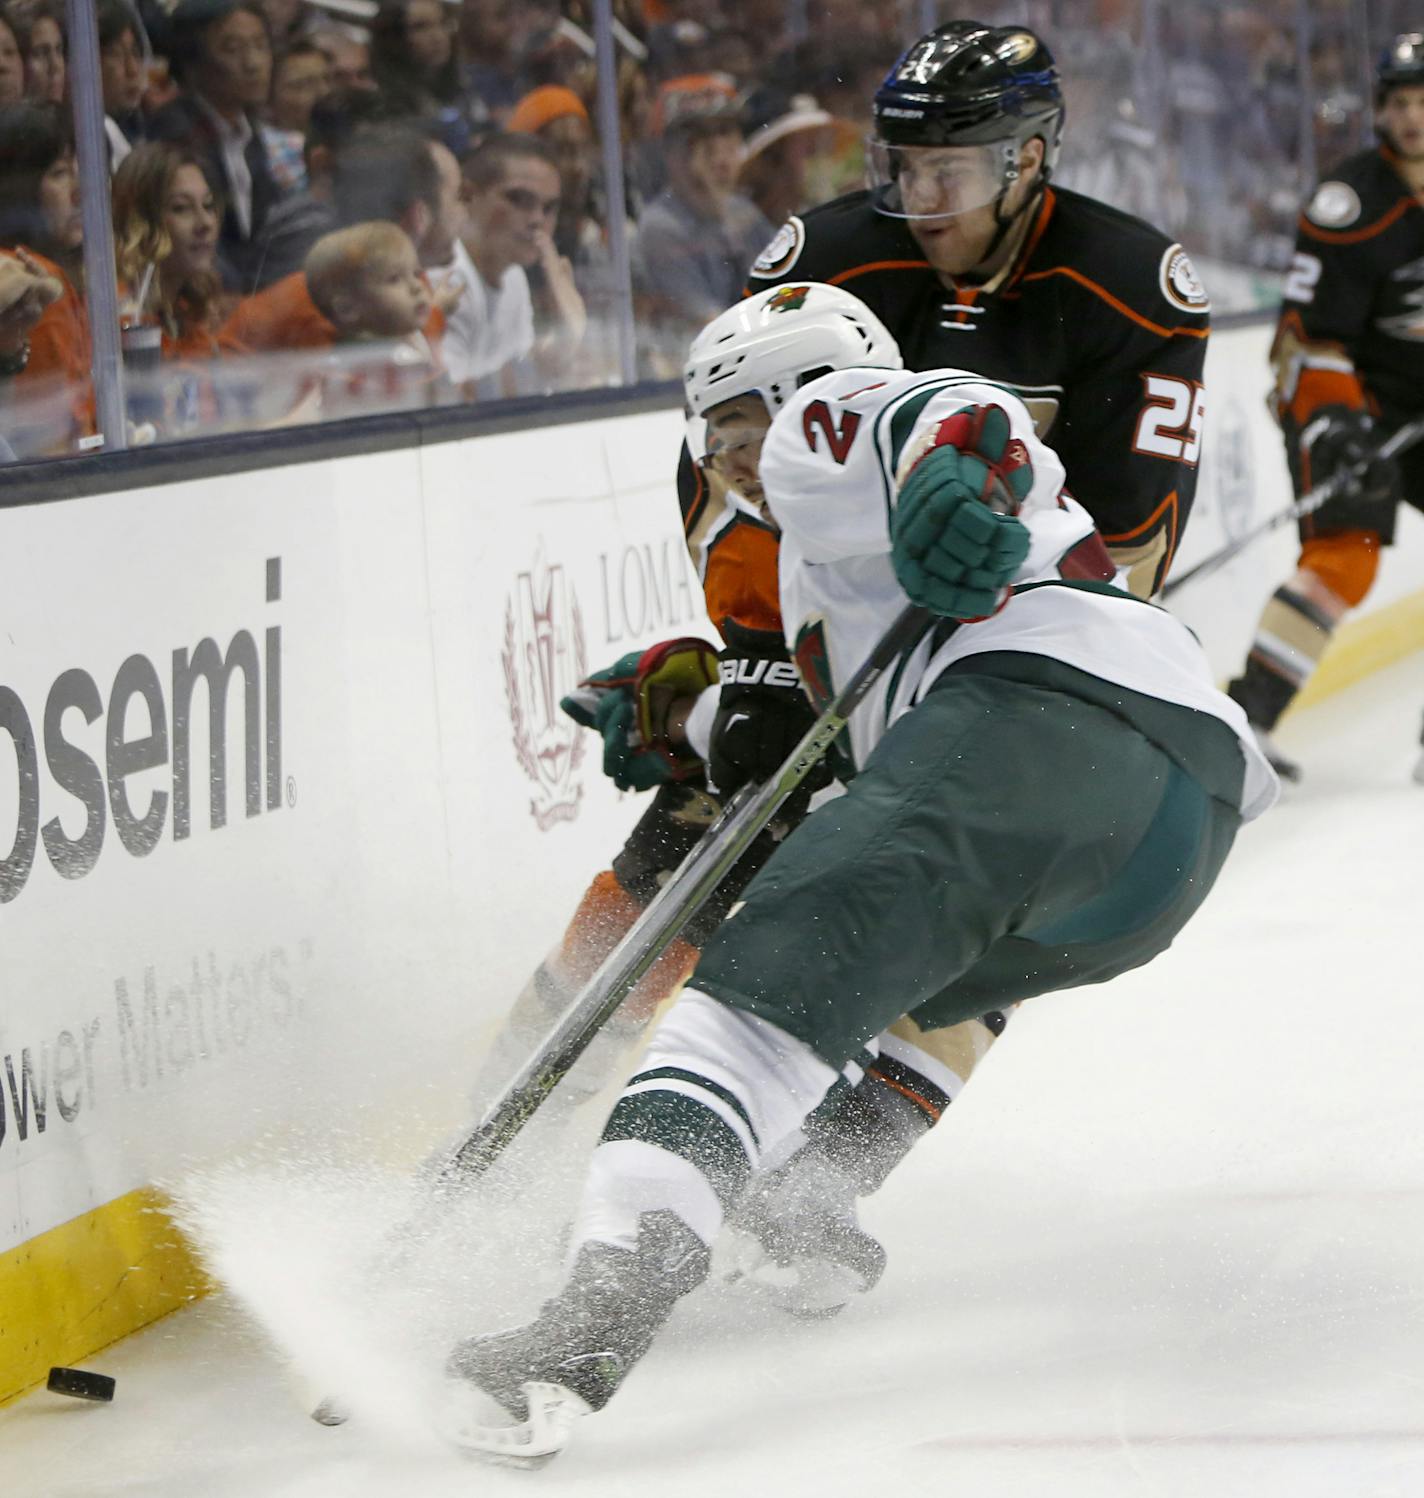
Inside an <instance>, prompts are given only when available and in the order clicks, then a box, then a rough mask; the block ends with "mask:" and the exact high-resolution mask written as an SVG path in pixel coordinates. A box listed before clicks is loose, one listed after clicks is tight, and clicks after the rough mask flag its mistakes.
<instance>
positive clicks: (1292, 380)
mask: <svg viewBox="0 0 1424 1498" xmlns="http://www.w3.org/2000/svg"><path fill="white" fill-rule="evenodd" d="M1272 359H1273V362H1274V364H1275V367H1276V403H1277V412H1278V414H1279V415H1280V417H1281V421H1282V425H1283V426H1285V428H1286V430H1287V433H1288V434H1289V435H1291V436H1292V437H1293V438H1294V437H1295V436H1296V435H1298V433H1299V432H1300V430H1301V428H1302V427H1304V426H1305V424H1306V423H1307V422H1308V421H1309V419H1310V417H1311V416H1312V415H1313V414H1314V413H1315V412H1316V411H1318V410H1320V409H1321V408H1322V407H1324V406H1348V407H1352V408H1354V409H1369V410H1372V411H1374V412H1376V413H1378V412H1380V411H1381V410H1383V411H1384V412H1386V413H1387V414H1388V415H1389V416H1390V417H1392V418H1393V419H1395V420H1398V419H1402V418H1404V417H1407V416H1411V415H1416V414H1418V413H1420V412H1424V204H1421V202H1420V200H1419V199H1418V198H1417V197H1416V196H1415V195H1414V193H1413V192H1412V191H1411V190H1410V188H1409V185H1408V184H1407V183H1406V182H1405V181H1404V179H1403V178H1402V177H1401V176H1400V175H1399V172H1398V171H1397V170H1396V168H1395V156H1394V153H1393V152H1392V151H1391V150H1390V149H1389V147H1388V146H1378V147H1376V148H1374V149H1373V150H1369V151H1361V152H1359V153H1358V154H1357V155H1354V156H1351V157H1350V158H1349V159H1348V160H1346V161H1344V162H1343V163H1342V164H1341V165H1340V166H1339V167H1338V168H1337V169H1336V170H1335V172H1334V173H1333V174H1332V175H1331V176H1330V177H1329V179H1328V180H1326V181H1324V182H1322V183H1321V184H1320V185H1319V186H1318V187H1317V188H1316V189H1315V192H1314V193H1313V195H1312V196H1311V199H1310V202H1309V203H1308V204H1307V205H1306V208H1305V212H1304V213H1303V214H1302V215H1301V218H1300V227H1299V232H1298V234H1297V237H1296V253H1295V258H1294V260H1293V261H1292V262H1291V268H1290V273H1289V274H1288V275H1287V277H1286V283H1285V288H1284V295H1283V298H1282V304H1281V320H1280V324H1279V326H1278V327H1277V329H1276V339H1275V343H1274V345H1273V347H1272Z"/></svg>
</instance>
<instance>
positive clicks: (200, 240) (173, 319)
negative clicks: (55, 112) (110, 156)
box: [113, 141, 224, 359]
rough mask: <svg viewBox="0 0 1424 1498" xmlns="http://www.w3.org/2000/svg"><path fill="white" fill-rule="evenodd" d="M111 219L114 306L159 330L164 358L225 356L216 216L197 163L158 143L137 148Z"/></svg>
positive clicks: (123, 169) (116, 191)
mask: <svg viewBox="0 0 1424 1498" xmlns="http://www.w3.org/2000/svg"><path fill="white" fill-rule="evenodd" d="M113 216H114V258H115V261H116V262H117V267H118V277H119V291H120V302H121V305H123V306H124V307H125V308H126V311H127V314H128V316H129V317H130V318H132V319H133V320H134V321H136V322H154V323H157V324H158V326H159V327H160V328H161V329H162V330H163V342H162V350H163V357H164V358H166V359H174V358H186V359H195V358H196V359H211V358H213V357H215V356H216V355H218V354H220V353H222V352H224V345H223V343H222V341H221V340H220V338H219V336H218V327H219V324H220V322H221V317H220V313H221V302H222V282H221V279H220V278H219V276H218V272H217V258H218V226H219V224H220V223H221V221H222V214H221V211H220V209H219V206H218V200H217V195H216V193H215V192H214V191H213V185H212V183H211V182H210V181H209V179H208V176H207V168H206V165H205V164H204V162H203V159H202V158H201V157H200V156H198V155H197V154H196V153H194V152H191V151H185V150H183V149H182V148H181V147H179V146H174V145H167V144H164V143H161V142H158V141H153V142H150V143H149V144H147V145H142V146H136V147H135V148H134V149H133V150H132V151H131V152H130V153H129V154H128V156H126V157H125V158H124V161H123V163H122V164H121V165H120V167H119V169H118V171H117V172H115V173H114V185H113ZM140 296H141V297H142V301H141V302H140V300H139V298H140Z"/></svg>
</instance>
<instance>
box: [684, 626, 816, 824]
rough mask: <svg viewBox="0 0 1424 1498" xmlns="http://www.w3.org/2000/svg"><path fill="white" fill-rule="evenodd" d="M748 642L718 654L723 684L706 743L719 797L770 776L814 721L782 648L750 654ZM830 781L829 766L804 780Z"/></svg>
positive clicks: (811, 784) (711, 779) (736, 642)
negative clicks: (772, 651)
mask: <svg viewBox="0 0 1424 1498" xmlns="http://www.w3.org/2000/svg"><path fill="white" fill-rule="evenodd" d="M749 643H750V642H749V641H745V640H734V641H733V644H732V647H731V648H730V649H728V650H724V651H723V652H722V655H721V657H720V660H721V668H720V674H721V683H722V685H721V691H720V692H719V694H718V698H717V716H716V718H715V719H713V722H712V741H711V743H710V745H709V746H708V755H707V776H708V780H709V782H710V783H711V785H712V786H713V787H714V788H715V789H716V790H717V791H719V792H720V793H721V794H722V795H724V796H730V795H731V794H732V792H733V791H735V790H737V789H739V788H740V787H741V786H743V785H745V784H746V782H747V781H748V780H767V779H769V778H770V777H771V776H772V775H774V774H775V773H776V772H777V771H778V770H779V769H780V768H781V766H782V763H783V762H784V761H785V759H786V756H787V755H788V754H790V753H791V751H792V750H793V749H794V748H795V747H796V745H797V744H798V743H800V741H801V739H802V738H803V737H804V736H805V733H806V730H807V729H808V728H810V726H811V725H812V724H813V723H814V722H815V721H816V713H815V710H814V709H813V708H812V706H811V703H810V701H809V700H808V699H807V696H806V693H805V692H804V691H803V690H802V689H801V679H800V677H799V676H798V675H797V672H796V667H795V666H794V665H792V663H791V659H790V657H789V656H788V655H787V653H786V650H785V648H784V647H782V648H781V649H780V651H779V652H777V653H765V654H763V653H752V652H751V651H750V650H749V649H748V648H747V647H748V644H749ZM758 643H759V644H761V645H762V646H763V648H764V649H765V648H766V646H767V645H768V644H769V641H768V640H766V639H765V638H762V639H759V641H758ZM773 648H774V647H773ZM830 779H831V775H830V771H829V769H827V768H825V767H824V766H818V767H817V768H816V769H815V770H813V771H812V773H811V776H810V777H809V778H808V779H807V781H805V782H804V783H803V784H804V785H807V786H809V787H810V788H811V789H812V790H819V789H820V788H821V787H822V786H824V785H828V784H830Z"/></svg>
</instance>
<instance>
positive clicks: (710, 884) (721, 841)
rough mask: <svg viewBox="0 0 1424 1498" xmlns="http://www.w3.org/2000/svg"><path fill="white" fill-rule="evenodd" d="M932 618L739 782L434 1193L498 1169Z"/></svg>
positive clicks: (910, 617)
mask: <svg viewBox="0 0 1424 1498" xmlns="http://www.w3.org/2000/svg"><path fill="white" fill-rule="evenodd" d="M932 617H933V616H932V615H931V614H930V612H929V611H928V610H927V609H922V608H918V607H916V606H914V605H911V606H910V607H908V608H906V609H905V610H904V611H903V612H902V613H901V614H900V616H899V617H898V618H897V619H896V620H895V622H894V623H893V624H891V626H890V627H889V629H887V630H886V631H885V633H884V634H883V635H882V636H881V637H880V640H879V641H878V642H877V644H876V645H875V647H874V649H873V650H871V652H870V654H869V655H868V656H867V657H866V658H865V660H864V662H863V663H862V664H861V666H860V669H859V670H858V671H856V673H855V674H854V675H853V676H852V677H851V679H850V680H849V681H848V682H847V683H846V684H845V686H844V687H843V688H842V689H841V691H840V692H839V693H838V694H837V695H836V697H835V698H834V700H833V701H832V702H831V703H830V705H829V706H828V707H827V708H826V709H825V711H824V712H823V713H822V714H821V716H820V717H819V718H817V720H816V721H815V723H814V724H812V726H811V727H810V728H809V729H808V730H807V731H806V734H805V736H804V737H803V738H802V740H801V742H800V743H799V744H797V746H796V747H795V748H794V749H793V750H792V751H791V753H790V754H789V755H788V756H787V758H786V760H785V762H784V763H783V764H782V766H781V768H780V769H779V770H778V771H777V772H776V773H775V774H774V775H773V776H771V778H770V779H768V780H765V781H763V782H762V783H761V784H760V785H746V786H743V787H742V788H741V790H739V791H738V792H737V793H736V795H734V796H733V797H732V798H731V799H730V800H729V801H728V802H727V804H726V806H725V807H724V808H723V810H722V814H721V816H719V817H718V818H717V820H716V821H715V822H714V823H713V824H712V826H711V827H710V828H709V829H708V830H707V832H706V833H705V834H704V835H703V837H702V838H701V839H700V840H699V842H698V844H697V846H696V847H695V848H694V849H693V850H692V852H691V853H689V854H688V856H687V857H686V858H685V859H684V860H683V862H682V864H681V865H680V866H679V867H678V869H677V871H676V872H675V873H674V874H673V875H672V877H671V878H670V879H669V880H668V882H667V883H666V884H665V885H663V887H662V889H660V890H659V891H658V893H657V894H656V895H655V896H654V898H653V899H652V901H651V902H650V903H649V904H648V907H647V909H646V910H644V911H643V913H642V915H640V916H639V917H638V919H637V920H636V921H635V922H634V923H633V925H632V926H630V927H629V929H628V931H627V932H626V934H625V935H624V937H623V939H622V941H620V942H619V943H618V945H617V946H616V947H615V948H614V949H613V950H612V951H611V952H610V953H609V954H608V956H607V957H606V958H605V959H604V961H603V963H602V964H601V966H600V967H599V969H598V971H597V972H596V973H594V975H593V976H592V977H591V978H590V979H589V980H588V982H587V983H585V984H584V986H583V988H582V989H580V990H579V992H578V993H577V994H576V995H575V996H574V998H573V999H572V1000H571V1001H570V1003H569V1006H568V1008H567V1009H566V1010H565V1011H564V1013H563V1015H562V1016H561V1017H560V1018H559V1020H558V1021H557V1023H556V1024H555V1026H554V1029H553V1030H552V1032H551V1033H550V1034H549V1036H548V1038H547V1039H546V1040H545V1041H544V1043H543V1044H542V1045H541V1046H540V1047H539V1049H538V1050H537V1051H536V1052H535V1054H534V1055H533V1056H531V1057H530V1058H529V1060H528V1061H527V1062H526V1063H525V1064H524V1066H523V1067H522V1068H521V1069H520V1071H519V1072H518V1073H517V1074H516V1075H515V1076H514V1078H513V1079H512V1080H511V1081H510V1082H509V1083H508V1085H507V1086H506V1087H505V1089H504V1091H503V1093H502V1094H501V1095H500V1097H499V1098H497V1099H496V1100H495V1102H494V1103H492V1104H491V1105H490V1107H489V1109H488V1110H487V1112H486V1113H485V1116H484V1118H483V1119H482V1120H481V1122H480V1123H479V1125H478V1126H477V1127H476V1128H475V1129H474V1131H473V1132H472V1133H471V1134H470V1135H469V1136H468V1137H467V1138H466V1139H465V1140H464V1141H463V1142H462V1143H461V1144H460V1145H459V1146H458V1147H456V1148H455V1149H454V1151H453V1152H452V1153H451V1154H450V1156H449V1158H448V1159H447V1160H446V1161H445V1163H444V1165H442V1166H441V1167H440V1168H439V1170H438V1171H437V1173H436V1175H435V1180H434V1185H435V1189H436V1191H437V1193H438V1194H444V1193H446V1192H449V1191H451V1190H453V1189H459V1188H462V1187H464V1186H466V1185H469V1184H471V1183H473V1182H475V1181H477V1180H478V1179H479V1178H480V1177H481V1176H482V1175H484V1173H485V1172H486V1171H487V1170H488V1169H489V1168H490V1166H491V1165H493V1164H494V1162H495V1161H496V1160H497V1159H498V1158H499V1156H500V1155H501V1154H502V1153H503V1152H504V1150H505V1149H506V1148H507V1147H508V1145H509V1144H510V1142H511V1141H512V1140H513V1139H514V1138H515V1136H516V1135H517V1134H518V1133H519V1131H520V1130H521V1129H522V1128H523V1127H524V1125H525V1124H526V1123H528V1122H529V1120H530V1119H531V1118H532V1117H533V1116H534V1114H535V1113H536V1112H537V1111H538V1109H539V1106H540V1104H542V1103H543V1101H544V1099H545V1098H546V1097H548V1095H549V1093H550V1092H552V1091H553V1089H554V1087H555V1086H557V1084H558V1083H559V1081H560V1079H561V1078H563V1077H564V1076H566V1075H567V1074H568V1072H569V1071H570V1069H571V1068H572V1067H573V1065H574V1063H575V1062H576V1061H577V1060H578V1058H579V1057H580V1056H581V1055H582V1054H583V1052H584V1051H585V1050H586V1049H587V1047H588V1045H589V1043H590V1041H592V1039H593V1038H594V1036H595V1035H596V1034H597V1033H598V1031H599V1030H600V1029H601V1028H602V1026H603V1024H604V1023H605V1021H607V1020H608V1018H609V1017H610V1016H611V1015H612V1014H613V1012H614V1010H616V1009H617V1008H618V1006H619V1005H620V1004H621V1003H622V1002H623V1000H624V998H625V997H626V996H627V994H628V992H629V990H630V989H631V988H632V987H633V985H634V984H635V983H637V981H638V979H639V978H641V977H642V976H643V974H644V973H646V972H647V971H648V970H649V968H651V967H652V966H653V964H654V963H655V962H656V961H657V960H658V958H659V957H660V956H661V955H662V954H663V952H664V951H666V949H667V948H668V947H669V946H670V945H671V944H672V943H673V942H674V941H675V940H676V939H677V937H678V935H679V934H680V933H681V931H682V930H683V928H684V927H685V926H686V925H687V923H688V922H689V921H690V920H691V919H692V918H693V916H694V915H696V914H697V912H698V911H699V910H700V909H701V908H702V906H703V905H704V904H705V903H706V901H707V900H708V899H709V898H710V897H711V895H712V894H713V893H714V892H715V891H716V889H717V886H718V885H719V884H721V882H722V880H723V879H724V878H726V876H727V874H728V873H729V872H730V871H731V869H732V867H733V865H734V864H735V863H736V862H737V860H738V859H739V858H741V856H742V854H743V853H745V852H746V851H747V849H748V848H749V847H750V846H751V844H752V843H753V842H754V841H755V839H756V838H757V836H758V835H759V834H760V833H761V831H762V829H763V828H764V827H765V826H766V825H767V823H768V822H770V821H771V819H772V817H773V816H775V815H776V812H777V809H778V808H779V807H780V806H781V804H782V802H783V801H785V800H786V798H787V797H788V796H789V795H791V793H792V792H793V791H794V790H795V789H796V788H797V786H799V785H800V784H801V782H802V781H803V780H805V778H806V777H807V775H809V774H810V773H811V771H812V770H813V769H814V768H815V767H816V765H817V764H819V763H820V761H821V759H822V757H823V756H824V755H825V753H826V751H827V750H828V749H829V748H830V747H831V745H832V744H833V743H834V742H835V740H836V738H837V737H838V736H839V735H840V733H841V730H842V729H843V728H844V727H845V726H846V723H847V722H848V721H849V719H850V716H851V714H852V713H854V712H855V710H856V708H858V707H859V706H860V704H861V703H862V702H863V701H864V700H865V698H866V697H867V696H868V695H869V693H870V691H871V689H872V688H873V687H874V685H875V683H876V682H877V681H878V680H879V679H880V677H881V675H882V674H883V673H884V671H885V670H886V668H887V667H888V666H890V665H891V664H892V663H893V662H894V661H895V660H896V658H897V657H898V656H899V655H900V654H901V653H902V652H904V651H906V650H908V649H909V648H910V647H911V646H912V645H914V643H915V642H916V641H917V640H918V639H919V637H920V635H921V634H922V633H923V632H924V628H925V625H926V623H927V622H928V621H929V620H930V619H931V618H932Z"/></svg>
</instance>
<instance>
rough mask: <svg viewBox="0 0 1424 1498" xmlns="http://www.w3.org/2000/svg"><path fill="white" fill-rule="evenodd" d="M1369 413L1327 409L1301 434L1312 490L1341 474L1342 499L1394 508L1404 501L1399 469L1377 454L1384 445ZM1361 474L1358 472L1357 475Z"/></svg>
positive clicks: (1395, 464) (1334, 407) (1316, 416)
mask: <svg viewBox="0 0 1424 1498" xmlns="http://www.w3.org/2000/svg"><path fill="white" fill-rule="evenodd" d="M1383 440H1384V439H1383V437H1382V436H1381V434H1380V432H1379V431H1378V429H1377V428H1376V427H1375V424H1374V419H1373V418H1372V417H1371V416H1370V414H1369V412H1368V411H1357V410H1352V409H1351V408H1350V407H1348V406H1323V407H1322V408H1321V409H1320V410H1319V411H1317V412H1316V413H1315V415H1314V416H1312V417H1311V419H1310V420H1309V421H1308V422H1307V423H1306V425H1305V428H1304V430H1303V431H1302V432H1301V434H1300V446H1301V455H1302V457H1303V458H1304V459H1305V460H1306V468H1305V471H1306V473H1308V474H1309V476H1310V484H1309V487H1310V488H1312V489H1315V488H1318V487H1319V486H1320V485H1321V484H1323V483H1325V482H1326V480H1327V479H1332V478H1334V477H1335V476H1336V475H1337V474H1344V475H1348V477H1347V478H1345V480H1344V482H1343V484H1342V487H1341V489H1340V490H1339V495H1338V497H1339V498H1341V499H1348V500H1354V501H1357V502H1363V503H1365V504H1379V505H1385V504H1394V503H1396V502H1397V501H1398V500H1399V499H1400V497H1401V487H1400V474H1399V465H1398V464H1397V463H1396V462H1395V461H1394V459H1392V458H1379V457H1375V456H1374V454H1375V453H1376V451H1377V450H1378V448H1379V445H1380V443H1381V442H1382V441H1383ZM1356 470H1358V472H1357V471H1356Z"/></svg>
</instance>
